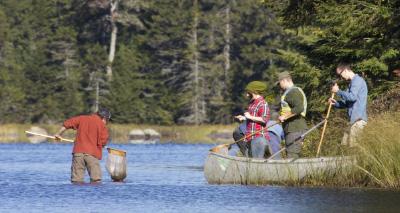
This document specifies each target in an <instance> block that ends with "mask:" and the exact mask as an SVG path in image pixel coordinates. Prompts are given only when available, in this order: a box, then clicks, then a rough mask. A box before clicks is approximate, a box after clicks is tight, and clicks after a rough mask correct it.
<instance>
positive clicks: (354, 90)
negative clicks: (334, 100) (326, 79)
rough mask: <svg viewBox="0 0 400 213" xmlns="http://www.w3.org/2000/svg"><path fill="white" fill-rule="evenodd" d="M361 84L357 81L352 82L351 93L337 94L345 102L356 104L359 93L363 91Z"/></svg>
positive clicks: (342, 91)
mask: <svg viewBox="0 0 400 213" xmlns="http://www.w3.org/2000/svg"><path fill="white" fill-rule="evenodd" d="M361 86H362V85H361V82H360V81H359V80H358V79H356V80H354V81H352V82H351V86H350V89H349V91H348V92H347V91H344V90H339V91H338V92H337V93H336V94H337V95H338V96H339V97H340V98H341V99H342V100H343V101H344V102H356V101H357V97H358V93H359V92H360V90H361Z"/></svg>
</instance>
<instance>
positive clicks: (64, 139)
mask: <svg viewBox="0 0 400 213" xmlns="http://www.w3.org/2000/svg"><path fill="white" fill-rule="evenodd" d="M25 133H27V134H30V135H37V136H42V137H45V138H51V139H53V140H57V139H56V137H54V136H51V135H45V134H40V133H36V132H30V131H25ZM60 140H62V141H66V142H71V143H74V140H71V139H66V138H60Z"/></svg>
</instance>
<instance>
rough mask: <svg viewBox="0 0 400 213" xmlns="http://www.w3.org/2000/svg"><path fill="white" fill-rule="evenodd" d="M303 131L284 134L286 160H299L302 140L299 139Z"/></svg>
mask: <svg viewBox="0 0 400 213" xmlns="http://www.w3.org/2000/svg"><path fill="white" fill-rule="evenodd" d="M303 133H304V131H300V132H289V133H287V134H285V144H286V153H287V157H288V158H299V157H300V152H301V146H302V145H303V139H302V138H301V137H300V136H301V135H302V134H303Z"/></svg>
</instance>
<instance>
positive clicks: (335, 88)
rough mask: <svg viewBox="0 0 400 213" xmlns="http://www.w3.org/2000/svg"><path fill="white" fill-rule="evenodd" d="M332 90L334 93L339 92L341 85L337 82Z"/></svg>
mask: <svg viewBox="0 0 400 213" xmlns="http://www.w3.org/2000/svg"><path fill="white" fill-rule="evenodd" d="M331 91H332V92H333V93H337V92H338V91H339V86H338V85H337V83H335V84H334V85H333V86H332V89H331Z"/></svg>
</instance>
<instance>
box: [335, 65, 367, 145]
mask: <svg viewBox="0 0 400 213" xmlns="http://www.w3.org/2000/svg"><path fill="white" fill-rule="evenodd" d="M336 74H337V75H339V76H340V77H341V78H343V79H344V80H346V81H350V85H349V87H348V88H347V89H346V90H340V89H339V86H338V85H337V84H335V85H333V87H332V92H334V93H336V94H337V96H339V98H340V99H341V100H335V99H333V98H330V99H329V103H330V104H332V105H333V106H334V107H335V108H347V113H348V115H349V118H350V128H349V129H348V130H347V131H346V132H345V133H344V135H343V139H342V145H349V146H350V147H352V146H354V145H355V142H356V141H355V140H356V137H357V135H358V134H359V133H360V132H361V130H362V129H363V128H364V126H365V125H366V124H367V99H368V88H367V83H366V82H365V80H364V79H363V78H362V77H361V76H359V75H357V74H355V73H354V72H353V71H352V70H351V68H350V65H348V64H339V66H338V67H337V68H336Z"/></svg>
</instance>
